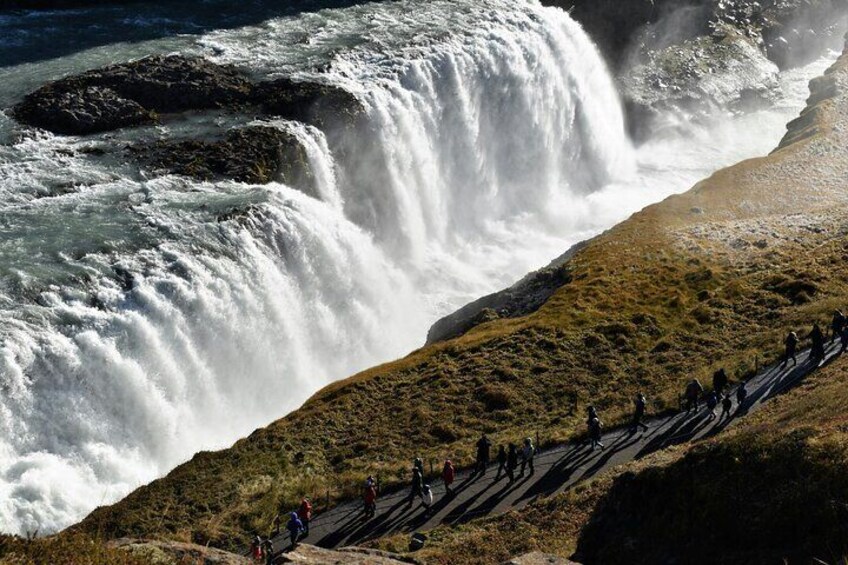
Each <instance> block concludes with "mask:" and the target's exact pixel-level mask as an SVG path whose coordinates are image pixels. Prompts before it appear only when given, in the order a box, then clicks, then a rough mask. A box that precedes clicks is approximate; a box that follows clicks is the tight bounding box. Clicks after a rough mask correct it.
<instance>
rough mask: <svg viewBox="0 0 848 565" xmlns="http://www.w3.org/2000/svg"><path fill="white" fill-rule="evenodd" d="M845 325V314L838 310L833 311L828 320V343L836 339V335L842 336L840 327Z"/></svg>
mask: <svg viewBox="0 0 848 565" xmlns="http://www.w3.org/2000/svg"><path fill="white" fill-rule="evenodd" d="M844 327H845V314H843V313H842V312H840V311H839V310H835V311H834V312H833V319H832V320H831V321H830V343H833V342H834V341H836V338H837V337H840V336H842V329H843V328H844Z"/></svg>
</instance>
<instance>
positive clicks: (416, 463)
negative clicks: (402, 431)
mask: <svg viewBox="0 0 848 565" xmlns="http://www.w3.org/2000/svg"><path fill="white" fill-rule="evenodd" d="M412 466H413V467H415V468H416V469H418V472H419V473H421V476H422V477H423V476H424V461H422V460H421V458H420V457H416V458H415V460H414V461H413V462H412Z"/></svg>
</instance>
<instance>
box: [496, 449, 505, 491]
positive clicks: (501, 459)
mask: <svg viewBox="0 0 848 565" xmlns="http://www.w3.org/2000/svg"><path fill="white" fill-rule="evenodd" d="M496 459H497V461H498V473H497V474H496V475H495V482H497V481H499V480H501V473H503V472H505V471H506V448H505V447H504V446H503V444H501V445H500V447H498V455H497V457H496Z"/></svg>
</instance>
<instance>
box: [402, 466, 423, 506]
mask: <svg viewBox="0 0 848 565" xmlns="http://www.w3.org/2000/svg"><path fill="white" fill-rule="evenodd" d="M423 486H424V477H423V476H422V475H421V470H420V469H419V468H418V467H413V468H412V484H411V485H410V489H409V496H407V497H406V505H407V506H412V501H413V500H415V497H416V496H417V497H418V498H421V499H422V500H423V493H422V491H421V488H422V487H423Z"/></svg>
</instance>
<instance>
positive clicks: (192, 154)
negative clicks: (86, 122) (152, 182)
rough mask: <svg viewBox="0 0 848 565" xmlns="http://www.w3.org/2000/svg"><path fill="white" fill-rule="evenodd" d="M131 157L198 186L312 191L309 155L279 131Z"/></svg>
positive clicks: (235, 134) (247, 132)
mask: <svg viewBox="0 0 848 565" xmlns="http://www.w3.org/2000/svg"><path fill="white" fill-rule="evenodd" d="M131 152H132V153H133V154H134V155H135V156H136V158H137V159H138V160H139V161H141V163H142V164H144V165H147V166H149V167H151V168H153V169H157V170H161V171H166V172H169V173H175V174H180V175H186V176H190V177H193V178H196V179H200V180H214V179H216V178H228V179H233V180H237V181H241V182H248V183H254V184H261V183H267V182H271V181H280V182H284V183H286V184H288V185H290V186H294V187H296V188H299V189H301V190H303V191H304V192H307V193H310V194H311V193H312V192H313V191H314V179H313V176H312V172H311V170H310V168H309V162H308V159H307V155H306V150H305V149H304V148H303V146H302V145H301V143H300V141H299V140H298V139H297V137H295V136H294V135H293V134H291V133H289V132H287V131H284V130H281V129H278V128H275V127H270V126H247V127H243V128H238V129H233V130H230V131H229V132H227V134H226V136H224V137H223V138H220V139H210V140H197V139H183V140H169V141H159V142H156V143H154V144H152V145H147V146H142V147H136V148H133V149H132V150H131Z"/></svg>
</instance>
